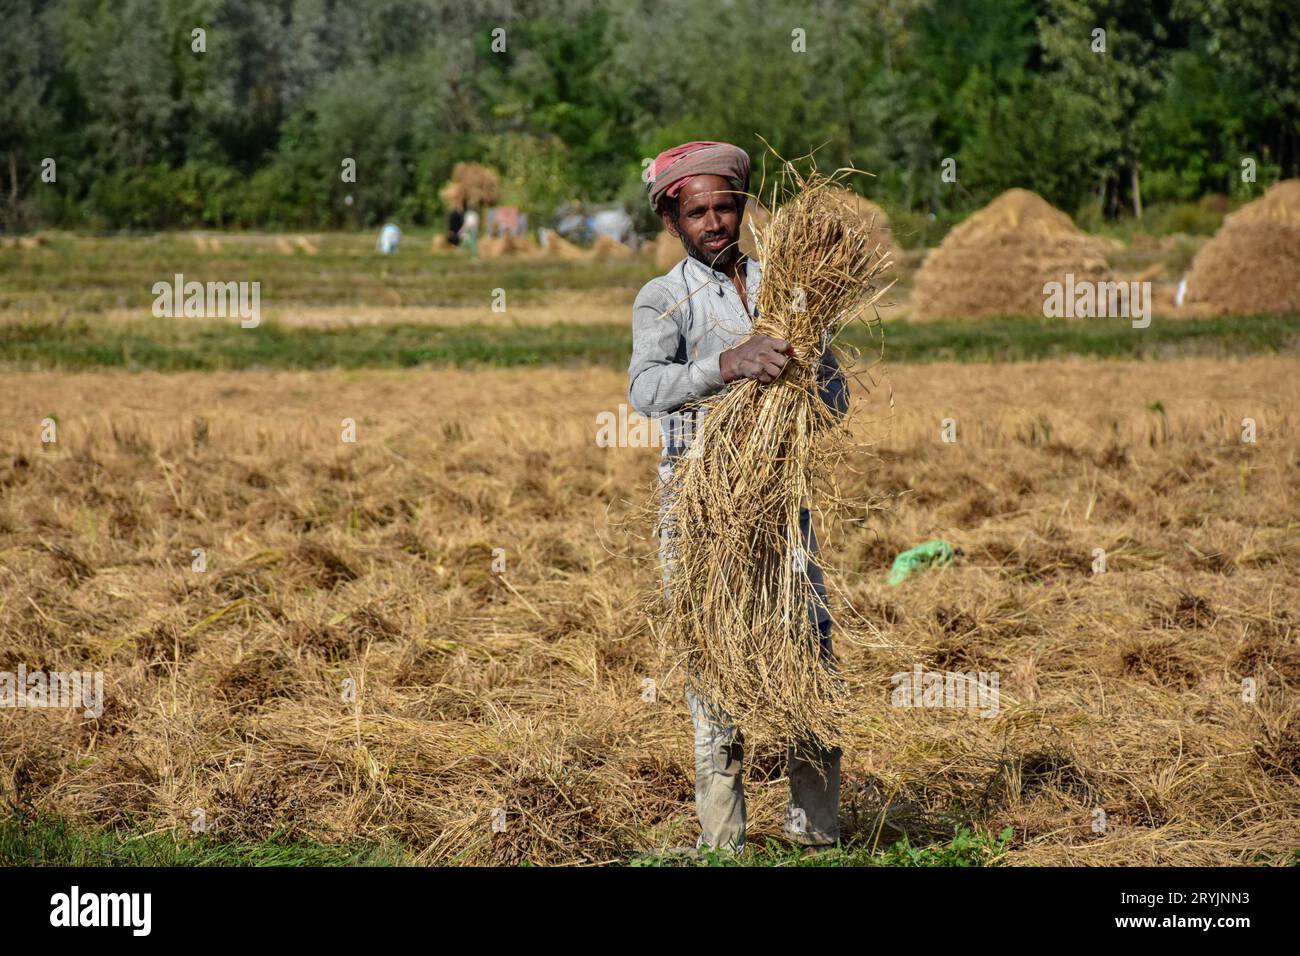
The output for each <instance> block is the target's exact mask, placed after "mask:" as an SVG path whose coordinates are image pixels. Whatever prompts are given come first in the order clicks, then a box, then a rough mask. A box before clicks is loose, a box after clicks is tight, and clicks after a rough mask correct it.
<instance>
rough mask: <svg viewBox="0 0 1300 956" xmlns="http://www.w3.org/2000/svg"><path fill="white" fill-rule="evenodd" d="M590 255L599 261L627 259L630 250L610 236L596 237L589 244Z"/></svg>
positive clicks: (630, 253)
mask: <svg viewBox="0 0 1300 956" xmlns="http://www.w3.org/2000/svg"><path fill="white" fill-rule="evenodd" d="M591 254H592V255H593V256H595V257H597V258H601V259H628V258H631V256H632V250H631V249H629V248H628V247H627V246H625V245H623V243H621V242H619V241H618V240H617V239H614V238H611V237H610V236H597V237H596V241H595V242H593V243H592V244H591Z"/></svg>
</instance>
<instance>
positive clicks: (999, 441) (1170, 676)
mask: <svg viewBox="0 0 1300 956" xmlns="http://www.w3.org/2000/svg"><path fill="white" fill-rule="evenodd" d="M324 254H328V249H326V251H325V253H323V255H324ZM1297 371H1300V363H1297V361H1296V360H1295V359H1294V358H1293V357H1290V356H1283V357H1277V356H1260V357H1252V358H1244V359H1225V360H1211V359H1202V358H1182V359H1170V360H1167V361H1161V362H1145V363H1139V362H1130V361H1122V360H1115V361H1109V362H1096V361H1086V360H1061V361H1052V362H1038V363H1023V364H1016V365H977V364H963V365H951V364H927V365H895V366H892V367H891V368H890V369H889V371H888V374H887V375H886V376H885V380H884V383H882V385H881V386H880V387H879V388H878V389H876V390H875V391H874V392H873V393H872V394H871V395H870V396H864V395H862V394H861V393H862V389H861V387H858V388H857V393H858V403H859V404H858V407H857V408H856V409H855V412H854V415H855V419H856V423H857V424H856V426H855V427H856V428H857V429H858V430H859V433H860V435H861V437H862V438H863V439H864V440H869V441H871V442H872V444H871V445H870V450H869V453H865V452H864V454H863V455H862V456H860V457H859V458H858V459H856V460H855V468H856V473H854V474H846V475H845V476H844V478H845V482H846V485H847V490H849V491H852V492H856V493H859V494H863V495H871V496H875V497H876V498H877V504H878V507H877V508H874V509H872V510H871V511H870V512H868V513H865V514H857V515H852V516H850V517H849V519H848V520H844V521H841V522H838V523H834V524H832V525H831V526H830V527H828V528H826V529H825V535H824V539H823V551H824V554H825V555H826V557H827V559H828V562H827V563H828V564H832V565H834V566H835V567H836V568H838V573H837V574H836V577H835V580H836V581H837V582H838V585H839V587H840V588H841V590H842V592H843V597H844V599H846V600H847V601H849V602H850V603H851V604H852V605H853V606H854V607H855V608H856V609H857V610H858V612H859V613H860V614H861V616H862V618H863V621H862V622H859V623H858V625H857V627H856V628H855V635H854V636H855V640H850V639H849V635H848V633H847V632H845V631H837V632H836V635H837V647H836V650H837V653H838V656H839V658H840V661H841V665H842V668H843V670H844V673H845V675H846V677H847V678H848V679H849V680H850V682H851V684H852V687H853V702H854V715H853V721H852V724H851V744H850V746H848V747H846V749H845V757H844V789H843V793H842V801H841V814H842V818H843V821H844V837H845V839H846V840H850V841H854V842H856V843H859V844H867V845H872V844H880V845H883V844H885V843H887V842H889V841H892V840H894V839H897V838H898V837H899V836H901V835H907V836H908V837H909V839H910V840H911V841H912V842H913V844H926V843H931V842H941V841H944V840H947V839H949V838H950V837H951V835H952V833H953V832H954V829H955V828H956V827H957V826H967V827H972V828H976V829H979V830H986V829H987V830H993V831H1000V830H1001V829H1002V828H1004V827H1007V826H1010V827H1013V828H1014V836H1013V838H1012V841H1011V843H1010V847H1009V852H1008V854H1007V856H1006V858H1005V859H1006V861H1007V862H1008V863H1011V864H1013V865H1014V864H1020V865H1033V864H1067V863H1077V864H1086V865H1101V864H1233V863H1280V862H1288V861H1289V860H1290V858H1291V856H1292V853H1293V850H1294V848H1295V847H1296V846H1297V844H1298V843H1300V704H1297V695H1296V690H1297V686H1298V685H1300V629H1298V628H1297V617H1298V616H1300V585H1298V584H1297V583H1296V582H1297V577H1296V571H1297V568H1298V567H1300V469H1297V464H1300V463H1298V462H1297V454H1298V452H1300V440H1298V438H1300V420H1297V416H1296V412H1295V409H1296V408H1297V407H1298V400H1300V376H1298V375H1297ZM0 378H2V380H3V388H4V392H5V394H6V395H7V396H8V397H9V401H8V403H7V406H8V414H6V415H5V416H4V418H3V419H2V420H0V488H2V489H3V492H2V497H0V607H3V609H4V613H3V614H2V615H0V670H12V669H14V668H15V667H17V665H18V664H19V663H23V664H25V666H26V667H27V668H28V669H29V670H31V669H43V670H46V671H59V670H89V671H102V672H103V674H104V682H105V687H104V691H105V703H104V710H103V713H102V714H101V715H100V716H98V717H97V718H95V719H89V720H87V719H83V717H82V716H81V714H80V712H79V711H77V712H74V711H72V710H70V709H63V710H54V709H45V710H33V709H15V710H13V711H11V712H8V713H6V715H5V719H4V720H3V721H0V768H3V772H2V775H0V785H3V786H4V787H5V788H6V789H12V790H15V791H17V796H15V797H12V799H13V803H14V806H15V807H17V808H20V809H22V810H23V812H26V813H30V814H43V813H49V814H56V815H60V816H63V817H66V818H69V819H72V820H74V821H76V822H78V823H79V824H84V825H92V824H93V825H96V826H100V827H107V828H112V829H115V830H119V831H122V832H128V831H129V832H140V831H142V830H146V831H147V830H153V831H156V830H163V831H174V832H176V833H178V834H180V835H182V837H183V836H184V835H185V834H186V833H188V831H189V830H190V828H191V824H192V822H193V820H194V819H195V817H194V811H196V810H201V811H202V814H203V818H204V819H205V820H206V826H207V828H208V834H209V836H211V837H212V838H215V839H219V840H231V841H238V840H258V839H264V838H266V837H268V836H270V835H271V834H273V833H276V834H282V835H290V836H301V837H308V838H313V839H316V840H319V841H322V842H326V843H332V842H343V841H357V840H361V841H373V842H378V841H390V840H391V841H397V842H399V843H400V844H401V845H402V846H403V847H404V848H406V850H407V851H408V852H409V853H410V854H411V855H412V856H413V857H414V858H415V859H416V860H418V861H420V862H425V863H439V864H453V863H470V864H473V863H480V864H491V863H498V864H501V863H504V864H512V863H519V862H522V861H529V862H532V863H538V864H540V863H567V864H581V863H596V862H614V861H620V860H625V859H627V858H628V857H629V856H630V855H632V854H634V853H636V852H640V851H647V850H653V849H655V848H659V847H664V846H668V845H674V844H682V843H687V842H690V841H692V840H693V839H694V836H695V832H696V830H695V820H694V807H693V796H694V791H693V787H692V777H693V766H692V762H691V761H692V755H691V725H690V718H689V716H688V714H687V710H686V706H685V702H684V700H683V695H682V685H681V673H680V670H679V669H675V668H673V667H672V666H671V662H670V661H665V660H662V659H661V658H660V657H659V655H658V654H657V653H656V652H655V647H654V643H653V641H652V638H651V636H650V634H649V633H648V629H647V627H646V623H645V617H644V614H643V612H642V609H641V607H642V606H641V604H640V603H639V599H640V598H641V596H642V595H643V593H644V591H645V589H646V588H647V587H652V586H653V585H654V583H655V581H656V580H657V575H658V571H657V569H656V567H655V564H654V557H653V549H652V547H651V545H650V542H649V541H648V540H647V537H646V533H647V532H648V530H649V529H648V528H646V527H644V526H643V525H639V524H638V523H637V522H635V521H630V522H629V521H626V520H624V519H625V518H626V517H627V516H628V514H629V512H630V509H631V508H632V507H634V506H636V505H639V504H642V503H644V501H645V500H646V496H647V495H648V494H649V493H650V491H651V487H652V486H651V480H652V476H653V470H654V464H655V456H656V454H657V450H656V449H653V448H644V447H642V448H623V447H601V446H600V445H598V444H597V442H596V435H597V431H598V428H599V425H598V419H597V416H598V415H599V414H600V413H602V412H615V413H617V410H618V407H619V405H620V403H623V402H626V376H625V375H623V374H621V373H620V371H618V370H617V369H612V368H602V367H594V368H582V369H563V368H537V369H525V368H514V369H487V368H478V369H474V370H462V369H454V368H440V369H433V370H429V369H364V370H356V371H341V370H328V371H312V372H304V371H245V372H228V371H216V372H208V373H203V374H197V373H176V374H159V373H155V372H147V371H144V372H135V373H126V372H119V371H114V370H110V371H84V372H82V371H78V372H66V371H64V372H55V371H12V370H11V371H6V372H4V373H0ZM891 386H892V391H893V399H894V403H895V404H894V410H893V412H892V414H891V412H890V406H889V402H888V394H889V387H891ZM46 419H50V420H52V421H53V427H54V429H55V433H54V434H55V437H56V438H57V440H56V441H54V442H52V443H43V442H42V438H43V437H49V432H48V428H49V425H48V423H47V424H46V425H44V426H43V424H42V423H43V421H44V420H46ZM945 419H951V420H952V425H951V426H950V427H949V428H948V434H949V435H952V434H954V433H955V437H956V441H954V442H946V441H944V440H942V435H943V431H944V427H945V426H944V420H945ZM1243 419H1250V420H1251V421H1252V422H1253V429H1254V434H1253V437H1254V439H1255V440H1254V441H1253V442H1252V441H1243V432H1246V433H1249V426H1247V425H1243ZM345 420H349V421H350V422H351V423H352V425H353V426H354V427H355V441H346V440H344V439H345V438H346V437H352V435H351V434H350V433H349V432H348V427H349V426H348V423H347V421H345ZM43 427H44V428H46V429H47V434H46V436H43V435H42V428H43ZM931 537H942V538H944V539H945V540H947V541H949V542H951V543H952V544H953V545H954V546H957V547H960V548H961V549H962V551H963V554H962V556H961V557H960V558H959V559H958V561H957V562H956V563H955V564H954V565H952V566H950V567H947V568H943V569H937V570H931V571H927V572H923V573H920V574H919V575H917V576H916V577H914V578H913V579H911V580H909V581H908V582H907V583H905V584H904V585H903V586H901V587H900V588H896V589H895V588H890V587H888V586H887V585H886V583H885V575H886V572H887V570H888V568H889V565H890V562H891V561H892V559H893V558H894V556H895V555H896V554H897V553H899V552H900V551H902V550H904V549H906V548H908V547H911V546H912V545H914V544H917V543H919V542H921V541H923V540H925V539H927V538H931ZM195 549H202V554H201V558H202V561H203V562H204V563H205V564H204V567H205V570H201V571H200V570H195V567H196V563H195V562H196V561H197V560H198V559H199V557H200V556H199V555H196V554H195ZM1098 549H1101V551H1102V552H1104V562H1105V571H1104V572H1102V573H1097V572H1096V570H1095V568H1096V567H1097V561H1098V556H1097V550H1098ZM918 665H919V666H920V667H922V668H924V669H926V670H933V671H943V672H988V673H997V674H998V675H999V676H1000V698H999V702H998V706H997V708H996V712H994V713H990V714H987V715H983V716H982V715H981V713H980V711H978V710H975V709H959V708H952V707H896V706H892V703H891V693H892V681H891V678H892V675H895V674H899V673H906V672H911V671H913V669H914V668H915V667H917V666H918ZM647 679H651V680H653V681H654V682H655V684H654V693H651V694H647V693H646V687H647V685H646V683H645V681H646V680H647ZM1251 692H1253V696H1252V693H1251ZM647 698H649V699H647ZM747 750H748V752H747V754H746V765H747V769H746V773H747V788H748V793H749V797H750V802H749V820H750V838H751V840H752V841H753V842H754V843H755V844H759V843H761V842H762V841H763V840H764V839H765V838H767V837H772V838H779V835H780V829H781V824H782V818H783V814H784V811H785V797H786V784H785V780H784V778H783V773H784V763H783V758H784V749H783V748H782V747H780V746H778V745H777V744H776V743H775V742H773V741H761V740H757V739H755V740H754V741H753V742H752V744H751V746H750V747H748V748H747Z"/></svg>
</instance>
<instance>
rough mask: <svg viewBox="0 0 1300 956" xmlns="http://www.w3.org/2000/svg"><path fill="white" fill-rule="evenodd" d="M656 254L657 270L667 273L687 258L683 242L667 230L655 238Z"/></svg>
mask: <svg viewBox="0 0 1300 956" xmlns="http://www.w3.org/2000/svg"><path fill="white" fill-rule="evenodd" d="M654 254H655V268H656V269H659V270H660V271H661V272H667V271H668V270H669V269H671V268H672V267H673V266H675V265H677V263H679V262H681V261H682V260H683V259H685V258H686V250H685V249H683V248H682V241H681V240H680V239H678V238H677V237H676V236H674V235H673V234H672V233H671V232H669V231H668V230H666V229H665V230H664V231H663V232H661V233H659V235H658V236H656V237H655V242H654Z"/></svg>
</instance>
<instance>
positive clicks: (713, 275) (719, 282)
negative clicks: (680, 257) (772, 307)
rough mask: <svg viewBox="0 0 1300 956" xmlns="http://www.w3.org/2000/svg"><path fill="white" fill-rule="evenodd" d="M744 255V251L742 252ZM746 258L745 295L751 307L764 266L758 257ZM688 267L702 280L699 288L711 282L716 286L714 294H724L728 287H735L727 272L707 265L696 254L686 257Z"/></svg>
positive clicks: (695, 276)
mask: <svg viewBox="0 0 1300 956" xmlns="http://www.w3.org/2000/svg"><path fill="white" fill-rule="evenodd" d="M742 255H743V253H742ZM744 260H745V297H746V298H747V299H749V303H750V307H751V308H752V307H753V306H754V301H755V296H757V294H758V279H759V275H760V274H761V272H762V266H761V265H760V263H759V261H758V260H757V259H754V258H751V257H749V256H745V257H744ZM686 268H687V269H690V270H692V276H693V277H694V278H697V279H698V280H699V282H700V286H699V288H702V287H703V284H704V283H711V284H713V285H714V286H716V291H715V293H714V294H718V295H721V294H724V293H725V292H726V290H727V289H728V288H734V287H733V286H732V283H731V280H730V279H729V278H727V274H726V273H725V272H719V271H718V270H717V269H714V268H713V267H712V266H707V265H705V264H704V263H703V262H701V261H700V260H699V259H696V258H695V257H694V256H687V257H686Z"/></svg>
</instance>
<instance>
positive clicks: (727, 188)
mask: <svg viewBox="0 0 1300 956" xmlns="http://www.w3.org/2000/svg"><path fill="white" fill-rule="evenodd" d="M749 165H750V163H749V156H748V154H746V153H745V151H744V150H742V149H740V148H739V147H736V146H732V145H730V144H729V143H712V142H695V143H685V144H683V145H681V146H676V147H674V148H673V149H669V150H666V151H665V152H663V153H660V154H659V156H657V157H656V158H655V160H654V162H653V163H652V164H651V165H650V168H649V169H648V170H647V175H646V188H647V190H648V191H649V194H650V206H651V208H652V209H653V210H654V211H655V212H656V213H658V214H659V216H660V218H661V219H662V220H663V223H664V227H665V228H666V229H668V231H669V232H670V233H672V235H674V236H676V237H677V238H679V239H680V240H681V242H682V246H683V248H684V249H685V251H686V253H687V255H686V256H685V258H683V259H682V261H680V262H679V263H677V265H675V266H673V268H672V269H670V270H669V271H668V272H667V274H665V275H662V276H659V277H657V278H655V279H651V280H650V281H649V282H647V283H646V284H645V286H643V287H642V289H641V291H640V293H639V294H638V295H637V297H636V302H635V303H634V304H633V306H632V362H631V366H630V367H629V369H628V378H629V382H630V385H629V389H628V398H629V400H630V401H631V403H632V406H633V408H635V409H636V410H637V411H638V412H640V413H641V414H643V415H646V416H652V417H657V418H659V419H660V426H661V428H662V431H663V434H664V438H665V443H664V450H663V458H662V460H661V462H660V465H659V477H660V480H661V487H663V485H664V484H666V483H667V482H668V481H669V479H670V478H671V476H672V473H673V466H674V463H675V461H676V459H677V458H678V457H679V456H680V455H682V454H684V453H685V452H686V448H687V444H688V442H689V437H690V436H691V435H693V434H694V433H695V429H696V427H697V426H698V415H700V414H702V410H700V409H697V408H696V407H695V406H696V405H697V404H698V403H699V402H701V401H702V400H704V399H707V398H709V397H710V396H713V395H717V394H719V393H720V392H722V391H725V389H726V388H727V386H728V384H729V383H731V382H734V381H736V380H738V379H743V378H753V379H757V380H758V381H760V382H763V383H768V382H771V381H773V380H775V379H776V378H777V377H778V376H779V375H780V374H781V370H782V369H783V368H784V367H785V364H786V362H787V361H788V360H789V355H790V347H789V344H788V343H787V342H785V341H783V340H781V339H774V338H771V337H769V336H766V335H754V334H753V319H754V317H755V316H756V314H757V298H758V281H759V274H760V264H759V262H758V261H757V260H754V259H751V258H749V257H748V256H746V255H745V254H744V253H743V252H742V251H741V249H740V229H741V222H742V219H743V217H744V211H745V193H746V192H747V191H748V189H749ZM819 381H820V383H821V389H822V399H823V401H825V402H826V403H827V405H828V406H830V407H831V408H833V409H835V410H836V412H837V413H838V414H840V415H842V414H843V413H844V411H845V409H846V408H847V406H848V391H847V388H846V387H845V383H844V376H843V373H842V372H841V371H840V368H839V364H838V363H837V362H836V360H835V356H834V355H833V354H832V353H831V351H830V349H829V347H828V348H827V350H826V352H825V354H824V355H823V356H822V361H821V366H820V369H819ZM799 520H800V526H801V529H802V531H803V534H804V538H805V541H806V542H807V544H808V552H809V553H810V554H812V553H815V552H816V550H817V541H816V538H815V536H814V535H813V532H812V524H811V518H810V516H809V513H808V511H807V509H806V508H805V509H801V510H800V515H799ZM671 538H672V531H671V529H669V528H666V527H665V528H661V530H660V551H659V557H660V563H661V566H662V567H663V569H664V576H665V582H666V581H667V575H668V567H669V564H670V562H671ZM807 570H808V576H809V578H810V580H811V581H812V584H813V587H814V589H815V591H816V593H817V595H818V597H819V600H818V601H817V602H816V603H815V604H814V605H813V606H810V607H809V609H808V610H809V614H810V615H811V616H812V617H813V618H814V619H815V620H816V622H817V626H818V628H819V630H820V632H821V635H822V638H821V644H822V654H823V657H824V659H826V660H827V661H832V660H833V655H832V650H831V620H830V615H829V613H828V612H827V609H826V591H825V585H824V583H823V581H822V573H821V569H820V568H818V567H817V565H816V564H815V563H812V562H809V564H808V569H807ZM686 700H687V704H688V706H689V708H690V712H691V718H692V722H693V723H694V727H695V805H696V812H697V813H698V815H699V819H700V837H699V839H698V840H697V841H696V848H697V849H698V848H699V847H702V846H705V845H708V846H712V847H725V848H730V849H732V850H734V851H736V852H740V851H741V850H743V849H744V846H745V792H744V780H743V773H742V770H743V757H744V735H743V733H742V732H741V731H740V729H739V728H737V727H735V726H734V724H733V722H732V721H731V718H730V716H729V715H728V714H727V713H726V712H725V711H723V710H721V709H719V708H718V707H716V706H715V705H714V704H713V703H712V702H711V701H709V700H707V699H705V698H704V697H703V696H702V695H699V694H697V693H696V692H695V690H694V689H693V687H692V685H691V676H690V673H689V668H688V673H687V677H686ZM840 758H841V752H840V750H839V748H833V749H827V750H818V751H816V752H804V751H803V750H801V749H800V748H797V747H794V746H790V747H789V748H788V749H787V770H788V774H789V778H790V802H789V805H788V807H787V814H786V822H785V827H784V832H785V835H786V837H787V838H788V839H790V840H791V841H792V842H794V843H798V844H802V845H804V846H807V847H809V848H810V849H809V850H807V851H805V852H815V849H824V848H826V847H829V846H833V845H834V844H835V843H836V842H837V841H838V840H839V792H840Z"/></svg>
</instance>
